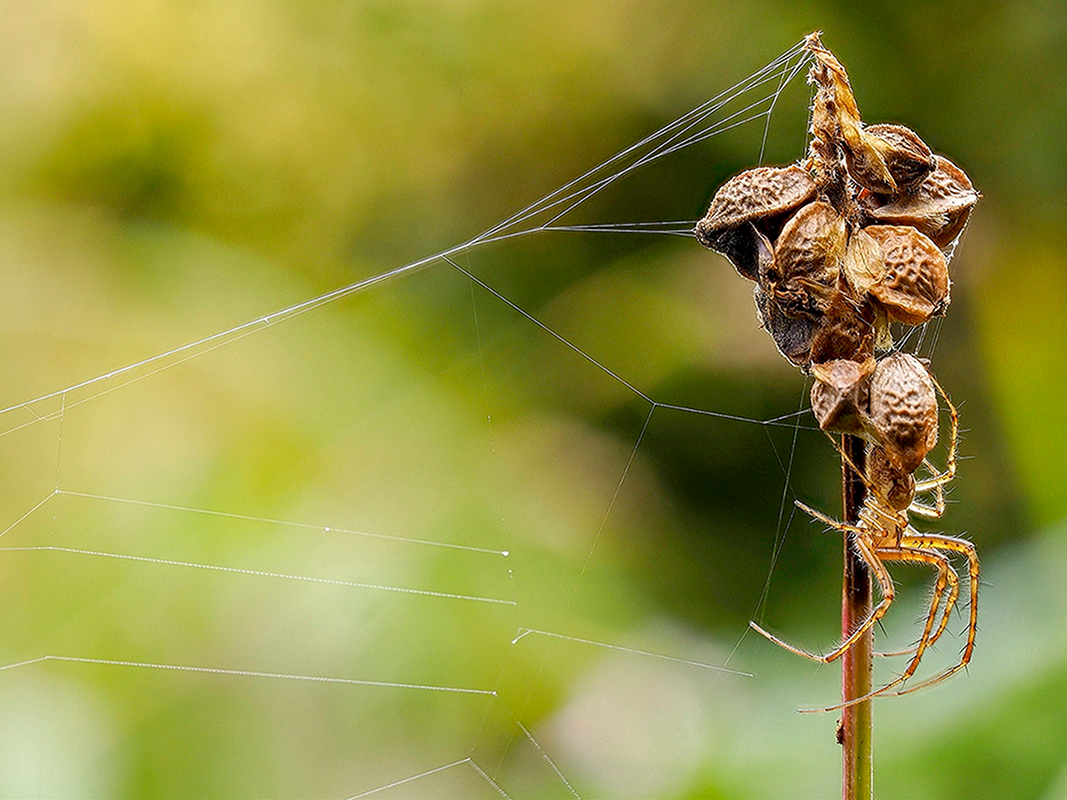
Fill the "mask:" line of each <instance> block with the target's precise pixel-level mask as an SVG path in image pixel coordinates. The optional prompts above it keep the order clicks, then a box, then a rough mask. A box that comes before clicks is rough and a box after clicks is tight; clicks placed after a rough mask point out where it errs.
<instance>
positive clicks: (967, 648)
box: [800, 533, 979, 713]
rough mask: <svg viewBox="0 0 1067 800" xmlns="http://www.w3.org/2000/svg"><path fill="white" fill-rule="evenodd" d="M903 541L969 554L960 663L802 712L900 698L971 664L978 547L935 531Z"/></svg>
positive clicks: (975, 624)
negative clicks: (966, 615) (905, 684)
mask: <svg viewBox="0 0 1067 800" xmlns="http://www.w3.org/2000/svg"><path fill="white" fill-rule="evenodd" d="M904 542H905V543H906V544H907V545H908V546H909V547H914V548H915V549H917V550H926V551H931V550H948V551H951V552H954V553H960V554H963V555H965V556H966V557H967V564H968V569H969V573H970V594H971V597H970V615H969V621H968V625H967V643H966V645H964V648H963V653H962V654H961V655H960V660H959V662H958V663H957V664H956V665H955V666H954V667H950V668H949V669H946V670H945V671H944V672H942V673H940V674H938V675H935V676H934V677H932V678H929V679H928V680H925V681H922V682H921V683H917V684H915V685H914V686H909V687H907V688H906V689H901V690H899V691H895V692H891V691H888V690H889V689H892V688H893V687H895V686H899V685H900V684H901V683H903V682H904V681H905V680H907V679H908V678H909V677H911V675H910V674H908V673H907V672H905V674H904V675H902V676H901V677H900V678H897V679H896V680H894V681H893V682H891V683H889V684H887V685H886V686H883V687H882V688H881V689H878V690H877V691H874V692H871V693H870V694H866V695H864V696H863V697H857V698H854V699H852V700H850V701H849V702H847V703H838V704H837V705H833V706H826V707H824V708H805V709H800V710H801V712H802V713H811V712H823V711H836V710H838V709H841V708H846V707H848V706H852V705H855V704H856V703H862V702H863V701H864V700H869V699H870V698H872V697H899V696H900V695H905V694H911V693H912V692H918V691H920V690H921V689H926V688H928V687H930V686H933V685H935V684H938V683H941V682H942V681H944V680H946V679H948V678H951V677H952V676H953V675H955V674H956V673H957V672H959V671H960V670H962V669H964V668H966V666H967V664H968V663H970V660H971V655H972V654H973V653H974V640H975V637H976V635H977V633H978V583H979V567H978V550H977V548H975V546H974V544H973V543H972V542H968V541H967V540H966V539H960V538H958V537H956V536H944V535H940V534H932V533H930V534H917V535H915V536H906V537H905V538H904ZM948 610H949V609H948V606H947V605H946V613H945V615H944V617H943V618H942V619H943V620H944V619H945V618H947V616H948V613H947V612H948ZM941 629H942V630H943V626H942V628H941ZM939 635H940V633H939V632H938V633H937V634H936V635H934V636H932V637H931V638H930V639H929V640H928V641H927V644H928V645H929V644H932V643H933V641H934V640H935V639H936V638H937V636H939ZM909 666H910V665H909ZM912 673H914V670H912Z"/></svg>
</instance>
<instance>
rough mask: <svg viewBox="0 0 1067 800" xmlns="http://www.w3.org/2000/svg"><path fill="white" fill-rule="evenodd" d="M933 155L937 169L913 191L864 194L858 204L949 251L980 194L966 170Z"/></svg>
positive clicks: (875, 217) (875, 218) (878, 218)
mask: <svg viewBox="0 0 1067 800" xmlns="http://www.w3.org/2000/svg"><path fill="white" fill-rule="evenodd" d="M936 158H937V169H936V170H935V171H934V172H932V173H930V175H928V176H927V177H926V178H925V179H924V180H923V181H922V183H920V184H919V185H918V186H917V187H916V188H915V190H914V191H912V192H907V193H903V194H896V195H878V194H873V193H871V194H867V195H865V196H861V197H860V205H861V206H862V207H863V209H864V211H865V213H866V214H867V216H868V217H870V219H872V220H873V221H875V222H880V223H884V224H887V225H911V226H912V227H914V228H915V229H917V230H918V231H919V232H920V233H923V234H925V235H926V236H928V237H930V239H931V240H932V241H933V242H934V244H936V245H937V246H938V247H940V248H941V250H942V251H943V252H945V254H946V255H950V254H951V249H952V246H953V245H954V244H955V242H956V240H957V239H958V238H959V236H960V234H961V233H962V232H963V229H964V228H965V227H966V225H967V220H968V219H969V218H970V215H971V210H972V209H973V208H974V206H975V204H976V203H977V202H978V200H979V199H980V198H981V195H980V194H979V193H978V192H977V191H975V189H974V186H973V185H972V184H971V179H970V178H968V177H967V173H965V172H964V171H963V170H962V169H960V168H959V167H957V166H956V165H955V164H953V163H952V162H951V161H949V160H948V159H947V158H944V157H943V156H936Z"/></svg>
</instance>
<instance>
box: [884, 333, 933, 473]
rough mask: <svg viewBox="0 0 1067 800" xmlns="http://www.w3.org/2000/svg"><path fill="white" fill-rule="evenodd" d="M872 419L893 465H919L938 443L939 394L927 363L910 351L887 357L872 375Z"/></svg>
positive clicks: (906, 468)
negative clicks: (924, 363) (910, 353)
mask: <svg viewBox="0 0 1067 800" xmlns="http://www.w3.org/2000/svg"><path fill="white" fill-rule="evenodd" d="M870 391H871V395H870V397H871V400H870V403H871V412H870V422H871V426H872V429H873V433H874V435H875V438H876V439H877V440H878V441H879V442H881V444H882V446H883V447H884V448H885V451H886V455H887V456H888V458H889V460H890V461H892V462H893V465H894V466H896V467H897V468H898V469H901V470H903V471H904V472H907V473H912V472H914V471H915V470H916V469H918V468H919V465H920V464H922V462H923V459H924V458H926V456H927V454H928V453H929V452H930V451H931V450H933V449H934V445H936V444H937V394H936V392H935V390H934V382H933V379H932V378H931V377H930V373H929V372H928V371H927V369H926V367H925V366H923V363H922V362H921V361H919V359H917V358H916V357H915V356H912V355H909V354H907V353H894V354H893V355H890V356H886V357H885V358H883V359H882V360H881V361H879V362H878V365H877V366H876V367H875V368H874V373H873V374H872V375H871V389H870Z"/></svg>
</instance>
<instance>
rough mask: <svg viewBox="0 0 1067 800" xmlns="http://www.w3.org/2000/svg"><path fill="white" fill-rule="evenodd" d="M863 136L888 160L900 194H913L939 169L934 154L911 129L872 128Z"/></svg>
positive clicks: (888, 166)
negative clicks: (909, 192)
mask: <svg viewBox="0 0 1067 800" xmlns="http://www.w3.org/2000/svg"><path fill="white" fill-rule="evenodd" d="M863 134H864V136H865V137H868V140H869V143H870V144H871V145H872V146H873V147H874V148H875V149H876V150H878V152H879V155H881V157H882V159H883V161H885V165H886V168H887V169H888V170H889V174H890V175H892V176H893V181H894V183H895V184H896V188H897V191H898V192H906V191H910V190H911V189H913V188H914V187H915V186H917V185H918V184H919V183H920V182H922V181H923V180H924V179H925V178H926V176H928V175H929V174H930V173H931V172H933V171H934V170H935V169H936V168H937V160H936V158H935V157H934V154H933V153H932V152H931V151H930V148H929V147H928V146H927V144H926V142H924V141H923V140H922V139H920V138H919V135H918V134H917V133H915V131H913V130H911V128H905V127H904V126H903V125H888V124H879V125H868V126H867V127H866V128H864V129H863Z"/></svg>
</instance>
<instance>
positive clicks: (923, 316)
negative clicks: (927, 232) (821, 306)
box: [864, 225, 950, 325]
mask: <svg viewBox="0 0 1067 800" xmlns="http://www.w3.org/2000/svg"><path fill="white" fill-rule="evenodd" d="M864 230H865V232H866V233H867V235H869V236H870V237H871V238H873V239H874V240H875V241H876V242H878V244H879V245H880V247H881V250H882V258H883V259H884V262H885V271H884V272H883V273H882V275H881V277H880V278H879V279H878V281H877V282H876V283H875V284H874V285H872V286H871V287H870V289H869V290H868V291H869V294H870V296H871V297H873V298H874V299H875V300H877V301H878V302H879V303H880V304H881V305H882V306H883V307H884V308H885V310H886V312H887V313H888V315H889V318H890V319H894V320H897V321H899V322H905V323H907V324H908V325H921V324H922V323H924V322H927V321H929V319H930V318H931V317H933V316H935V315H937V314H941V313H944V310H945V308H946V307H947V306H948V303H949V285H950V284H949V278H948V262H947V261H946V260H945V255H944V253H942V252H941V250H940V249H939V248H938V246H937V245H936V244H934V243H933V242H932V241H931V240H930V239H929V238H927V237H926V236H924V235H923V234H921V233H919V231H917V230H916V229H915V228H912V227H909V226H905V225H869V226H868V227H867V228H865V229H864Z"/></svg>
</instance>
